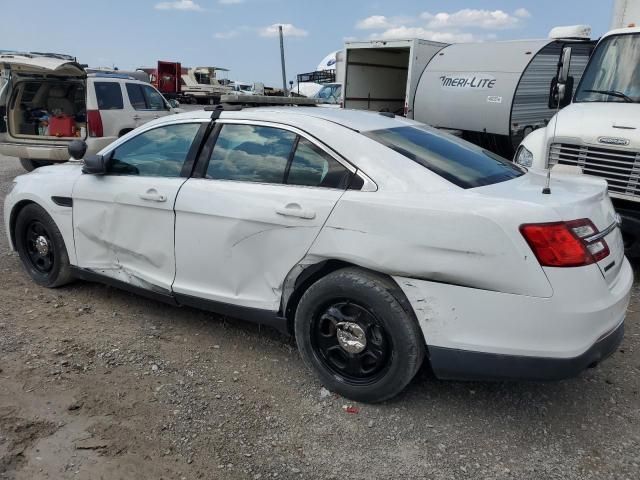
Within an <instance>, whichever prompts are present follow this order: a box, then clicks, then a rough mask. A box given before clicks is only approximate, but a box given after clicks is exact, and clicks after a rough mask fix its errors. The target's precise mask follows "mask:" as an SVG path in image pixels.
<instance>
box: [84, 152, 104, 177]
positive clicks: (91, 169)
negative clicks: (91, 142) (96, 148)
mask: <svg viewBox="0 0 640 480" xmlns="http://www.w3.org/2000/svg"><path fill="white" fill-rule="evenodd" d="M82 173H87V174H90V175H104V174H105V173H107V160H106V158H105V157H104V155H89V156H88V157H87V158H85V159H84V166H83V167H82Z"/></svg>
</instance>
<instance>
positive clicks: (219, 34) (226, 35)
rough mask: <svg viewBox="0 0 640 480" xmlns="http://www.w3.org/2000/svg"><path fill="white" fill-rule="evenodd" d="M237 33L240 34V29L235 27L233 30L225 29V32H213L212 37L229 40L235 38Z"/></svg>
mask: <svg viewBox="0 0 640 480" xmlns="http://www.w3.org/2000/svg"><path fill="white" fill-rule="evenodd" d="M238 35H240V29H239V28H235V29H233V30H227V31H226V32H216V33H214V34H213V37H214V38H217V39H218V40H230V39H232V38H236V37H237V36H238Z"/></svg>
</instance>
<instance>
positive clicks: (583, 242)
mask: <svg viewBox="0 0 640 480" xmlns="http://www.w3.org/2000/svg"><path fill="white" fill-rule="evenodd" d="M520 232H522V235H523V236H524V238H525V240H526V241H527V243H528V244H529V246H530V247H531V250H533V253H534V254H535V255H536V258H537V259H538V261H539V262H540V265H542V266H543V267H581V266H584V265H590V264H592V263H594V262H599V261H600V260H602V259H603V258H605V257H607V256H608V255H609V246H608V245H607V242H605V240H604V239H599V240H596V241H592V242H589V241H588V238H589V237H591V236H593V235H595V234H597V233H598V229H596V227H595V226H594V225H593V223H592V222H591V220H589V219H586V218H583V219H580V220H573V221H571V222H557V223H538V224H529V225H522V226H521V227H520Z"/></svg>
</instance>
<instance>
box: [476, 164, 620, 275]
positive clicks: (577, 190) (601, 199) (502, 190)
mask: <svg viewBox="0 0 640 480" xmlns="http://www.w3.org/2000/svg"><path fill="white" fill-rule="evenodd" d="M546 185H547V175H546V172H534V171H529V172H528V173H527V174H525V175H523V176H521V177H518V178H515V179H513V180H509V181H506V182H500V183H496V184H493V185H488V186H484V187H478V188H475V189H473V191H474V192H476V193H480V194H483V195H489V196H492V197H498V198H504V199H508V200H514V201H523V202H528V203H534V204H538V205H541V206H546V207H548V208H551V209H552V210H553V211H555V212H556V213H557V215H558V218H555V219H553V218H550V219H549V221H550V222H552V221H558V220H561V221H565V222H568V221H572V220H578V219H583V218H587V219H589V220H591V222H592V223H593V224H594V226H595V227H596V228H597V230H598V231H599V232H603V231H606V230H608V229H610V230H611V231H610V232H609V233H608V234H607V235H606V236H605V237H604V240H605V241H606V243H607V246H608V247H609V251H610V254H609V255H607V256H606V257H605V258H603V259H602V260H600V261H599V262H598V267H599V268H600V270H601V272H602V274H603V276H604V277H605V279H606V280H607V283H609V284H611V283H613V282H614V281H615V279H616V277H617V274H618V272H619V271H620V268H621V267H622V263H623V258H624V245H623V242H622V234H621V232H620V229H619V228H617V226H618V225H619V218H620V217H619V216H618V215H617V214H616V212H615V210H614V208H613V204H612V203H611V199H610V198H609V195H608V194H607V184H606V181H604V180H603V179H600V178H594V177H586V176H582V175H575V174H556V173H553V174H552V175H551V177H550V181H549V188H550V193H549V194H545V193H542V192H543V189H544V188H545V187H546Z"/></svg>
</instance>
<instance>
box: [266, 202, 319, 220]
mask: <svg viewBox="0 0 640 480" xmlns="http://www.w3.org/2000/svg"><path fill="white" fill-rule="evenodd" d="M276 213H277V214H278V215H282V216H285V217H297V218H304V219H306V220H313V219H314V218H316V212H314V211H313V210H306V209H304V208H302V207H301V206H300V204H298V203H287V204H286V205H285V206H284V207H278V208H276Z"/></svg>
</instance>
